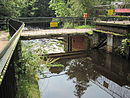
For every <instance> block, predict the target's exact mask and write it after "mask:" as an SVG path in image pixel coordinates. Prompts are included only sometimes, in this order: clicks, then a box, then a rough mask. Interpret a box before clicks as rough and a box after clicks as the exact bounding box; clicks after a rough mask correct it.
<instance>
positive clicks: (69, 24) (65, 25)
mask: <svg viewBox="0 0 130 98" xmlns="http://www.w3.org/2000/svg"><path fill="white" fill-rule="evenodd" d="M63 28H64V29H71V28H74V24H73V23H69V22H65V23H64V25H63Z"/></svg>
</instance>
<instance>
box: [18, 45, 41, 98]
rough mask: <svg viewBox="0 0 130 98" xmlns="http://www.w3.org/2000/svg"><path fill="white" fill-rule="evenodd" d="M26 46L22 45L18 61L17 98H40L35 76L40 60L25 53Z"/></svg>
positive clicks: (34, 55)
mask: <svg viewBox="0 0 130 98" xmlns="http://www.w3.org/2000/svg"><path fill="white" fill-rule="evenodd" d="M27 48H28V46H27V45H26V44H23V46H22V57H21V59H20V60H19V63H20V64H21V65H20V66H16V67H17V70H16V72H17V85H18V91H17V98H40V94H39V89H38V83H37V79H38V77H37V74H38V72H39V70H43V68H42V67H40V64H41V63H42V60H41V59H40V57H39V56H38V55H36V54H33V53H31V52H28V51H27Z"/></svg>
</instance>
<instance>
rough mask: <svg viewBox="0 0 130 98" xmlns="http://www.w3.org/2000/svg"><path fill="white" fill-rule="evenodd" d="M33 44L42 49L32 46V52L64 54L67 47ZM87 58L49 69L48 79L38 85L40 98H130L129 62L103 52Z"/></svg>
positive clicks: (52, 42) (53, 43) (90, 53)
mask: <svg viewBox="0 0 130 98" xmlns="http://www.w3.org/2000/svg"><path fill="white" fill-rule="evenodd" d="M32 42H33V44H36V45H38V44H40V47H39V45H38V46H36V45H33V46H34V47H32V48H31V49H30V51H34V50H37V49H38V48H42V49H43V50H45V51H48V50H49V51H48V53H57V52H64V49H63V47H64V46H63V45H62V44H57V40H54V39H53V40H52V39H51V40H50V39H44V40H35V41H31V43H32ZM43 43H44V46H42V45H43ZM59 46H60V47H59ZM52 47H53V48H52ZM86 54H87V56H86V57H83V58H74V59H70V58H68V59H61V60H59V61H58V62H57V63H60V64H63V65H64V66H65V67H64V68H50V69H46V70H45V71H44V74H45V76H46V77H45V78H43V77H42V76H40V78H41V79H40V80H39V81H38V84H39V89H40V94H41V98H130V62H128V61H126V60H124V59H122V58H121V57H119V56H115V55H111V54H107V53H105V52H103V51H102V50H101V51H97V50H91V51H88V52H87V53H86Z"/></svg>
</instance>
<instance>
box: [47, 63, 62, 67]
mask: <svg viewBox="0 0 130 98" xmlns="http://www.w3.org/2000/svg"><path fill="white" fill-rule="evenodd" d="M47 67H64V65H62V64H48V65H47Z"/></svg>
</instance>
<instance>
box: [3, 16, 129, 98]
mask: <svg viewBox="0 0 130 98" xmlns="http://www.w3.org/2000/svg"><path fill="white" fill-rule="evenodd" d="M51 21H56V22H58V24H59V27H62V26H63V23H64V22H70V23H72V25H73V26H74V25H75V24H78V25H82V24H84V21H83V19H81V18H73V17H66V18H64V17H60V18H54V17H53V18H52V17H51V18H42V17H40V18H34V17H32V18H18V19H17V20H16V19H10V20H9V21H8V25H9V33H10V36H11V39H10V40H9V41H8V43H7V44H6V46H4V47H3V49H2V50H1V52H0V97H1V98H8V96H10V98H14V97H15V94H16V88H17V85H16V79H15V66H18V67H20V64H19V63H17V61H18V60H19V58H20V55H21V46H20V45H21V44H20V40H34V39H40V38H57V37H63V38H64V41H65V42H66V43H67V44H66V48H67V51H66V52H67V53H69V52H70V54H72V53H71V52H72V51H77V50H79V51H82V50H83V51H84V50H87V49H88V44H86V43H87V42H88V40H87V39H86V38H88V37H89V38H90V39H93V43H92V44H93V45H95V44H96V46H97V45H99V44H100V42H101V41H100V40H99V39H101V36H102V35H101V33H102V34H104V30H105V31H106V28H107V27H106V24H104V23H97V30H94V32H95V33H94V34H93V35H91V34H90V33H89V32H90V31H92V30H93V29H59V28H57V27H53V28H50V24H49V23H50V22H51ZM90 21H91V20H88V23H90ZM25 25H26V27H33V28H35V27H38V28H40V29H37V28H36V29H37V30H36V29H35V30H26V29H25V28H24V27H25ZM107 26H108V25H107ZM109 26H110V25H109ZM109 26H108V27H109ZM110 27H111V26H110ZM114 27H116V28H117V26H115V25H114ZM114 27H113V28H114ZM123 27H124V25H123V26H122V28H123ZM42 28H44V29H42ZM101 28H102V29H101ZM124 28H125V29H126V30H128V29H127V26H125V27H124ZM124 28H123V30H124ZM31 29H32V28H31ZM98 30H99V31H98ZM112 30H115V31H116V29H112ZM115 31H113V32H115ZM108 32H109V30H107V33H106V35H108V37H107V38H106V35H105V38H106V39H107V46H108V48H109V47H112V46H111V41H110V40H109V39H112V37H110V36H109V35H112V36H113V35H114V36H121V37H122V35H123V36H124V34H122V33H121V34H120V33H117V32H115V33H108ZM110 32H111V31H110ZM98 33H99V34H98ZM97 35H98V36H97ZM100 35H101V36H100ZM106 39H105V40H106ZM79 53H80V52H79ZM70 54H69V55H70ZM74 54H75V53H74ZM58 55H60V54H58ZM61 55H63V54H61ZM51 56H54V55H51ZM54 57H55V56H54ZM95 61H96V59H95ZM97 62H98V61H97Z"/></svg>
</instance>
